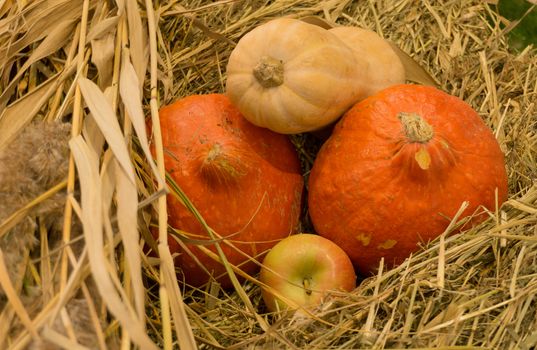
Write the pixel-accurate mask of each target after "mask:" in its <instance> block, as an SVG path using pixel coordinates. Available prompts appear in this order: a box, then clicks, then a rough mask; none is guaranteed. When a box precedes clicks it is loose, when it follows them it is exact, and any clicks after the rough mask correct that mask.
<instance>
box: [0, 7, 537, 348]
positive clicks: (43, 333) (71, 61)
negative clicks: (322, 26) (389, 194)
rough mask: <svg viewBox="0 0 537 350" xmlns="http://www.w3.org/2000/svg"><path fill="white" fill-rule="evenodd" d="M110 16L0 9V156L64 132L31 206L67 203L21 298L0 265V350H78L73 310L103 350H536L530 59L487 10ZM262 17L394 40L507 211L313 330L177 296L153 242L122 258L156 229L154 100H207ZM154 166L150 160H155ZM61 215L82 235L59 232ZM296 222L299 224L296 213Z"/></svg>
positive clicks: (221, 296)
mask: <svg viewBox="0 0 537 350" xmlns="http://www.w3.org/2000/svg"><path fill="white" fill-rule="evenodd" d="M118 3H119V6H121V7H120V8H118V7H117V6H118V5H117V4H118ZM118 3H112V2H106V1H97V0H91V1H89V0H87V1H84V0H75V1H72V0H57V1H35V2H29V3H26V2H22V1H20V2H13V1H6V2H3V3H2V4H0V28H3V29H4V30H3V31H2V32H1V34H0V110H2V114H1V116H0V150H5V149H8V148H7V145H9V144H10V143H12V142H13V140H15V139H16V138H17V137H18V136H19V135H21V133H22V131H23V130H24V129H25V128H26V127H27V125H29V124H30V122H31V121H32V120H45V121H52V120H60V119H64V120H65V119H67V120H69V121H70V122H71V123H72V134H73V138H72V140H71V142H70V147H71V151H72V154H73V156H74V162H71V163H70V170H69V175H68V178H67V181H66V182H65V183H63V185H62V184H58V186H55V187H52V188H51V189H52V192H50V191H49V192H46V194H48V195H49V196H51V195H54V194H55V193H57V192H58V191H60V190H62V189H63V188H64V187H67V190H68V192H67V200H66V209H65V211H64V213H62V215H63V217H64V218H65V219H64V220H63V222H64V225H63V227H61V228H56V232H55V234H56V235H54V232H49V235H50V237H61V238H59V240H57V241H55V242H49V241H48V239H47V237H48V236H47V234H46V227H43V226H42V225H41V231H40V234H38V236H37V237H38V238H41V239H40V241H39V244H38V247H36V248H34V251H33V253H32V254H33V255H32V256H31V258H27V259H25V268H26V271H27V273H26V277H25V280H24V283H10V279H9V274H8V273H6V272H5V269H2V268H0V286H1V288H3V289H6V290H7V289H9V285H10V284H11V287H13V288H14V289H13V290H17V292H18V293H10V294H9V295H8V299H9V303H5V301H6V300H4V306H3V309H2V310H1V314H0V344H1V345H0V347H2V348H14V349H21V348H25V347H27V346H31V345H32V344H33V345H35V344H40V343H39V342H42V341H46V342H48V344H54V345H55V346H57V347H64V348H70V347H71V348H73V346H76V345H77V344H80V343H83V340H82V339H86V338H85V337H84V336H82V334H80V336H77V334H76V333H77V332H79V330H80V329H83V328H84V327H82V328H81V327H80V324H79V323H78V322H77V320H76V319H73V318H76V313H75V314H74V313H72V312H70V310H72V308H70V307H69V305H70V303H72V305H79V304H80V302H81V300H82V301H85V305H84V307H82V308H81V309H84V310H87V312H85V313H84V320H85V322H86V323H85V324H86V327H85V328H86V329H87V330H90V331H91V332H92V333H91V334H92V335H93V339H94V340H95V343H94V344H85V345H86V346H90V347H95V348H105V347H110V348H115V347H117V346H118V345H117V344H118V343H117V341H116V339H120V341H121V342H122V344H123V346H127V347H128V346H129V344H136V345H139V346H140V347H141V348H144V349H145V348H147V349H156V348H159V347H163V348H167V349H170V348H172V347H177V345H180V346H181V348H182V349H188V348H194V347H195V346H198V347H199V348H207V349H213V348H214V349H219V348H222V349H223V348H230V349H285V348H303V349H328V348H330V349H348V348H366V349H372V348H375V349H394V348H432V347H444V348H451V349H458V348H460V349H463V348H464V349H472V348H477V347H482V348H491V349H494V348H496V349H499V348H501V349H519V348H521V349H523V348H531V347H532V346H536V345H537V331H535V330H536V329H537V324H536V322H537V321H536V319H535V317H534V315H535V313H536V312H537V300H536V297H535V295H536V294H537V267H536V266H537V263H536V255H537V245H536V243H537V238H536V235H537V215H536V213H537V185H536V184H535V179H536V177H537V166H536V158H537V157H536V156H537V154H536V153H537V147H536V142H537V135H536V120H537V118H536V115H537V107H536V104H535V101H536V96H537V69H536V67H537V55H536V51H535V49H534V48H531V47H530V48H527V49H525V50H523V51H521V52H513V51H511V50H510V49H509V47H508V41H507V39H506V30H505V29H504V28H505V26H504V25H502V24H505V23H504V22H505V20H504V19H502V18H500V17H499V16H498V15H497V14H496V13H495V12H494V11H493V10H492V9H491V5H490V4H489V3H490V2H482V1H450V2H442V1H435V0H427V1H423V2H419V3H418V2H414V1H410V0H399V1H381V0H378V1H357V2H352V1H341V0H334V1H326V2H318V1H312V0H307V1H295V0H285V1H284V0H281V1H258V0H244V1H237V0H221V1H217V2H206V1H202V0H188V1H183V2H181V3H180V4H179V3H177V2H160V3H158V5H157V4H156V3H152V2H150V1H146V2H145V3H139V4H138V3H136V2H135V1H132V0H128V1H125V2H118ZM147 5H149V7H147ZM278 16H292V17H296V18H301V17H306V16H319V17H320V18H323V19H325V20H328V21H331V22H336V23H338V24H349V25H356V26H361V27H365V28H369V29H372V30H375V31H376V32H377V33H379V34H381V35H382V36H384V37H385V38H387V39H389V40H391V41H393V42H394V43H395V44H397V45H398V46H399V47H400V48H401V49H402V50H404V51H405V52H406V53H408V54H409V55H410V56H412V57H413V58H414V59H415V60H416V61H417V62H418V63H419V64H420V65H421V66H422V67H424V68H425V69H426V70H427V71H428V72H429V73H430V74H431V75H432V76H433V77H434V78H435V79H436V80H437V81H438V82H439V84H440V86H441V88H442V89H443V90H445V91H447V92H449V93H450V94H453V95H455V96H458V97H460V98H462V99H464V100H465V101H466V102H468V103H469V104H471V105H472V106H473V107H474V108H475V109H476V110H477V111H478V112H479V114H480V115H481V116H482V118H483V119H484V120H485V122H486V123H487V124H488V125H489V126H490V127H491V128H492V129H493V131H494V133H495V135H496V137H497V138H498V140H499V142H500V144H501V146H502V149H503V150H504V151H505V154H506V161H507V167H508V174H509V200H508V202H507V203H506V204H505V205H504V206H503V207H502V208H500V209H499V210H498V211H497V212H491V213H489V214H490V218H489V220H487V221H486V222H484V223H482V224H480V225H479V226H477V227H474V228H472V229H471V230H469V231H467V232H464V233H463V234H459V235H452V236H447V237H444V236H443V237H441V238H439V239H438V240H436V241H434V242H430V243H429V244H428V245H427V246H425V247H423V249H422V250H421V251H420V252H418V253H416V254H415V255H414V256H412V257H411V258H410V259H408V260H407V261H406V262H405V263H404V264H402V265H401V266H399V267H397V268H395V269H392V270H390V271H383V269H381V270H380V271H379V274H378V275H377V276H375V277H369V278H367V279H365V280H363V281H362V283H361V284H360V286H359V287H358V288H357V289H356V290H355V291H353V292H352V293H344V294H337V295H334V296H333V298H331V299H329V300H328V301H327V302H326V303H325V304H324V305H322V306H321V307H320V308H319V310H317V312H316V314H315V317H314V318H301V317H298V316H293V315H283V314H282V315H266V314H264V309H263V304H262V302H261V297H260V290H259V287H258V286H257V285H256V283H255V280H249V281H247V282H244V283H243V284H242V286H239V287H238V288H237V289H236V290H235V291H222V290H219V289H218V288H217V287H214V286H212V288H211V286H208V288H207V289H206V290H191V289H185V290H180V289H179V286H178V284H177V283H176V282H177V281H176V276H175V273H174V268H173V264H172V258H171V256H170V254H169V252H167V249H166V246H165V245H161V246H153V247H154V248H155V249H158V250H159V252H160V257H161V259H160V260H156V259H155V258H152V257H151V256H147V255H146V254H145V253H143V252H142V250H141V247H140V245H139V244H138V241H139V239H140V236H141V238H148V235H147V233H148V226H149V223H150V222H151V218H152V217H158V220H160V222H161V223H164V222H165V218H166V207H165V202H164V201H163V198H164V196H163V194H164V191H163V188H162V183H159V182H158V181H156V182H155V181H154V180H155V179H158V178H159V175H158V174H159V169H156V168H155V167H152V166H151V165H150V164H152V161H151V160H150V159H151V158H152V157H151V156H150V155H149V154H148V152H147V148H146V146H147V141H146V140H145V139H144V136H143V135H145V134H144V132H143V125H144V117H145V116H146V115H147V116H151V117H152V118H156V117H157V114H158V113H157V111H158V108H159V106H160V105H164V104H168V103H170V102H172V101H173V100H175V99H177V98H179V97H182V96H186V95H190V94H202V93H209V92H223V90H224V86H225V66H226V62H227V58H228V56H229V53H230V51H231V50H232V48H233V46H234V43H236V42H237V41H238V40H239V38H240V37H241V36H242V35H244V34H245V33H246V32H248V31H249V30H251V29H252V28H254V27H255V26H256V25H258V24H259V23H262V22H264V21H266V20H269V19H271V18H274V17H278ZM77 135H82V136H77ZM155 139H156V140H158V131H157V132H156V135H155ZM105 140H106V142H107V144H108V145H109V146H108V147H104V142H105ZM294 143H295V145H296V146H297V149H298V150H299V153H300V155H301V159H302V162H303V167H304V172H305V174H307V172H308V171H309V169H310V168H311V165H312V163H313V159H314V157H315V153H316V151H317V149H318V146H319V145H318V143H316V142H315V140H314V138H312V137H311V136H308V135H300V136H296V137H294ZM161 158H162V150H161V149H160V150H158V147H157V154H156V159H157V163H160V162H161ZM2 166H3V165H2ZM75 175H78V176H75ZM160 178H161V179H162V176H161V177H160ZM155 183H156V185H155ZM62 186H63V187H62ZM78 191H80V193H81V196H80V195H79V194H78ZM34 195H35V196H37V197H36V200H34V201H32V202H30V203H29V208H28V206H26V207H23V208H22V209H21V208H13V212H11V213H1V215H0V217H2V218H8V217H9V218H10V220H11V221H9V220H8V221H9V222H7V221H5V222H2V223H0V225H2V226H0V238H1V237H2V236H4V235H6V234H7V233H8V232H9V230H8V225H10V224H12V223H13V222H14V221H13V220H15V221H16V220H19V221H20V220H23V219H24V220H33V222H36V223H37V224H39V223H40V222H41V221H42V220H37V218H36V216H35V215H34V216H31V215H30V216H28V213H30V212H31V210H30V209H31V208H33V207H36V206H38V205H39V204H40V203H42V202H44V201H46V198H47V196H46V195H45V196H39V194H34ZM112 199H113V200H112ZM29 200H30V199H29ZM21 205H22V204H21ZM17 209H21V210H22V211H16V210H17ZM24 210H26V211H24ZM23 211H24V212H23ZM15 214H16V215H15ZM23 214H24V215H23ZM10 215H11V216H10ZM25 215H26V216H25ZM78 219H80V222H81V223H82V226H83V228H84V230H83V232H84V233H83V238H77V236H76V232H77V229H76V226H77V225H78V224H77V222H78ZM136 219H138V220H136ZM36 220H37V221H36ZM136 221H138V228H137V227H136V225H133V223H135V222H136ZM303 224H304V227H305V228H310V227H311V226H310V225H309V223H308V221H307V217H304V222H303ZM38 227H40V226H39V225H38ZM161 227H162V228H161V230H160V235H161V237H164V236H165V235H166V227H165V226H161ZM73 241H78V242H79V246H78V247H77V249H74V246H73V243H74V242H73ZM80 242H82V243H81V244H82V247H80ZM54 247H57V248H54ZM0 248H2V247H1V246H0ZM78 249H80V250H78ZM75 252H76V253H75ZM0 265H3V266H5V263H2V262H0ZM159 266H160V269H159ZM0 267H2V266H0ZM90 276H91V278H90ZM91 281H94V282H95V284H94V285H93V282H91ZM21 282H22V281H21ZM23 287H24V289H21V288H23ZM6 294H8V293H6ZM86 306H87V307H86ZM58 323H60V324H61V325H60V326H58V327H56V325H57V324H58ZM73 324H75V325H77V326H76V327H74V326H73ZM2 342H3V343H2ZM195 344H196V345H195Z"/></svg>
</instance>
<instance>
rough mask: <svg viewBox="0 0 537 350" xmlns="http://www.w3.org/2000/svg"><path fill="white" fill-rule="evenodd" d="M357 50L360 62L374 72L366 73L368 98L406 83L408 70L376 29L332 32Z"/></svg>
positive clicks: (365, 86)
mask: <svg viewBox="0 0 537 350" xmlns="http://www.w3.org/2000/svg"><path fill="white" fill-rule="evenodd" d="M329 31H330V32H331V33H332V34H335V35H336V36H337V37H338V38H340V39H341V40H342V41H343V42H344V43H345V44H347V45H348V46H349V47H350V48H351V49H352V51H353V53H354V55H355V59H356V60H365V61H366V62H367V64H368V65H369V67H370V69H368V70H367V71H364V72H363V73H364V74H365V73H367V74H368V76H367V77H363V78H362V79H364V80H366V81H367V84H364V89H365V92H364V93H365V96H364V97H366V96H371V95H373V94H375V93H377V92H379V91H380V90H382V89H385V88H387V87H389V86H392V85H399V84H403V83H404V82H405V67H404V66H403V63H402V62H401V60H400V59H399V57H398V56H397V54H396V53H395V51H394V50H393V49H392V47H391V45H390V44H389V43H388V42H387V41H386V40H385V39H384V38H382V37H381V36H380V35H378V34H377V33H375V32H374V31H372V30H368V29H364V28H358V27H352V26H341V27H335V28H332V29H330V30H329Z"/></svg>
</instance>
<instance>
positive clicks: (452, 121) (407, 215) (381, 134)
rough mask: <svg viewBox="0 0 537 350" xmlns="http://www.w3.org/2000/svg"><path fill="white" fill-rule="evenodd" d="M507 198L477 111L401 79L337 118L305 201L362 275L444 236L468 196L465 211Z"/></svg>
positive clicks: (494, 146)
mask: <svg viewBox="0 0 537 350" xmlns="http://www.w3.org/2000/svg"><path fill="white" fill-rule="evenodd" d="M506 197H507V176H506V169H505V164H504V155H503V153H502V151H501V149H500V147H499V145H498V142H497V141H496V139H495V138H494V135H493V134H492V132H491V130H490V129H489V128H488V127H487V125H486V124H485V123H484V122H483V120H482V119H481V118H480V116H479V115H478V114H477V113H476V112H475V111H474V110H473V109H472V108H471V107H470V106H469V105H468V104H466V103H465V102H463V101H462V100H460V99H459V98H457V97H454V96H450V95H448V94H446V93H444V92H442V91H440V90H438V89H436V88H433V87H425V86H418V85H397V86H393V87H390V88H388V89H385V90H383V91H381V92H380V93H378V94H376V95H373V96H371V97H368V98H367V99H365V100H363V101H362V102H360V103H358V104H356V105H355V106H354V107H353V108H351V109H350V110H349V111H348V112H347V113H346V114H345V116H344V117H343V118H342V119H341V120H340V121H339V122H338V124H337V125H336V127H335V129H334V132H333V134H332V135H331V137H330V138H329V139H328V140H327V142H326V143H325V144H324V145H323V146H322V148H321V150H320V152H319V154H318V156H317V158H316V160H315V162H314V165H313V168H312V170H311V175H310V178H309V198H308V204H309V212H310V215H311V219H312V222H313V225H314V227H315V229H316V231H317V232H318V233H319V234H320V235H322V236H324V237H327V238H329V239H331V240H332V241H334V242H335V243H336V244H338V245H339V246H340V247H342V248H343V249H344V250H345V251H346V252H347V254H348V255H349V256H350V257H351V260H352V261H353V263H354V264H355V266H356V268H357V269H358V270H359V271H360V272H361V273H366V274H367V273H370V272H372V271H375V269H376V268H377V267H378V264H379V262H380V260H381V258H382V257H384V259H385V262H386V264H387V265H388V266H394V265H395V264H399V263H401V262H402V261H403V260H404V259H405V258H407V257H408V256H409V255H410V254H411V253H412V252H414V251H416V249H417V248H418V246H417V245H418V243H420V242H427V241H429V240H431V239H433V238H435V237H437V236H438V235H440V234H441V233H442V232H444V230H445V229H446V228H447V226H448V224H449V223H450V220H451V219H452V218H453V217H454V215H455V214H456V212H457V211H458V210H459V208H460V207H461V205H462V203H463V202H464V201H468V202H469V206H468V208H467V209H466V210H465V212H464V213H463V216H467V215H472V214H474V213H476V212H482V210H481V209H480V207H481V206H483V207H485V208H487V209H489V210H491V211H494V210H495V208H496V205H497V204H498V205H501V204H502V202H503V201H505V200H506ZM487 217H488V216H487V215H486V214H481V215H475V216H474V217H473V223H477V222H480V221H482V220H483V219H485V218H487Z"/></svg>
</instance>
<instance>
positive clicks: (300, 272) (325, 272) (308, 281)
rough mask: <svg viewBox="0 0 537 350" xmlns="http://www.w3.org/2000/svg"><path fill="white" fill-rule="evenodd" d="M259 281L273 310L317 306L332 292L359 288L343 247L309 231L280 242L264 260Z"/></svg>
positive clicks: (269, 306) (263, 295) (269, 307)
mask: <svg viewBox="0 0 537 350" xmlns="http://www.w3.org/2000/svg"><path fill="white" fill-rule="evenodd" d="M259 280H260V282H262V297H263V301H264V302H265V304H266V306H267V309H268V310H269V311H279V310H285V309H288V310H292V309H296V308H306V309H313V308H315V307H316V306H319V305H320V304H321V303H322V302H323V299H324V298H325V297H326V296H327V294H328V293H329V292H330V291H351V290H353V289H354V288H355V287H356V274H355V271H354V267H353V265H352V262H351V260H350V258H349V257H348V256H347V254H346V253H345V252H344V251H343V249H341V248H340V247H339V246H338V245H336V244H335V243H334V242H332V241H330V240H328V239H327V238H324V237H321V236H318V235H315V234H308V233H302V234H296V235H291V236H288V237H287V238H285V239H283V240H281V241H280V242H278V244H276V245H275V246H274V247H273V248H272V249H271V250H270V251H269V252H268V253H267V255H266V256H265V258H264V259H263V264H262V266H261V273H260V276H259ZM286 301H287V302H286Z"/></svg>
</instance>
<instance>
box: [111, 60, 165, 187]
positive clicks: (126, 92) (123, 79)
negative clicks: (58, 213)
mask: <svg viewBox="0 0 537 350" xmlns="http://www.w3.org/2000/svg"><path fill="white" fill-rule="evenodd" d="M139 85H140V83H139V81H138V77H137V75H136V72H135V70H134V67H133V65H132V64H131V62H130V60H129V57H128V56H127V55H123V64H122V67H121V72H120V77H119V93H120V96H121V99H122V100H123V104H124V105H125V109H126V110H127V112H128V115H129V118H130V119H131V122H132V126H133V127H134V131H135V132H136V136H138V140H139V142H140V146H141V148H142V151H143V152H144V155H145V157H146V158H147V159H148V160H149V165H150V166H151V170H152V171H153V175H154V176H155V178H156V179H157V181H158V182H159V184H160V185H163V184H164V181H163V179H161V176H160V174H159V171H158V169H157V166H156V164H155V161H154V160H153V157H152V155H151V151H150V149H149V141H148V139H147V130H146V127H145V117H144V112H143V109H142V96H141V95H140V91H139V90H137V89H134V88H133V86H139Z"/></svg>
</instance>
